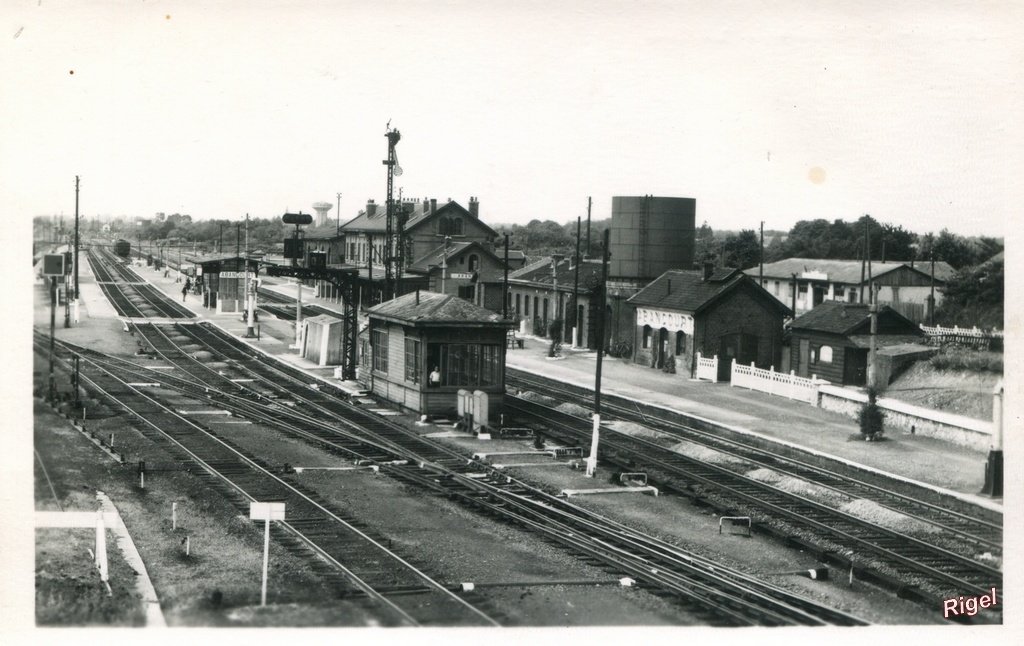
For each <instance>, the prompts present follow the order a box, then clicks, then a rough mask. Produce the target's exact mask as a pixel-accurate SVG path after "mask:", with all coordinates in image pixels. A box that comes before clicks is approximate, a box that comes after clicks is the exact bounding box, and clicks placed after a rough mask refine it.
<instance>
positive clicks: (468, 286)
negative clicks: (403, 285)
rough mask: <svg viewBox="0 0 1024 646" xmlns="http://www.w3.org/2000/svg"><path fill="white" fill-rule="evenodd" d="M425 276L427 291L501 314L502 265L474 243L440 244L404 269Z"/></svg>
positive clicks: (481, 245) (494, 256) (481, 246)
mask: <svg viewBox="0 0 1024 646" xmlns="http://www.w3.org/2000/svg"><path fill="white" fill-rule="evenodd" d="M406 271H407V272H408V273H409V274H418V275H422V276H426V277H427V285H428V286H427V289H429V290H430V291H431V292H435V293H438V294H451V295H453V296H458V297H459V298H463V299H465V300H467V301H469V302H471V303H474V304H476V305H479V306H481V307H485V308H487V309H489V310H491V311H492V312H498V313H500V312H501V311H502V301H501V293H502V281H503V278H504V272H505V267H504V262H503V261H502V259H501V258H499V257H498V256H497V255H496V254H495V253H494V252H493V251H491V250H490V248H489V247H488V246H487V245H484V244H481V243H480V242H476V241H462V242H451V241H449V242H448V243H447V244H441V245H440V246H438V247H437V248H435V249H432V250H431V251H430V252H428V253H427V254H426V255H424V256H421V257H420V258H418V259H416V261H415V262H413V263H412V264H411V265H409V267H408V269H407V270H406Z"/></svg>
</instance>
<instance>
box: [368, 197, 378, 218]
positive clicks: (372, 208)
mask: <svg viewBox="0 0 1024 646" xmlns="http://www.w3.org/2000/svg"><path fill="white" fill-rule="evenodd" d="M375 215H377V205H376V204H375V203H374V201H373V200H367V201H366V217H368V218H372V217H373V216H375Z"/></svg>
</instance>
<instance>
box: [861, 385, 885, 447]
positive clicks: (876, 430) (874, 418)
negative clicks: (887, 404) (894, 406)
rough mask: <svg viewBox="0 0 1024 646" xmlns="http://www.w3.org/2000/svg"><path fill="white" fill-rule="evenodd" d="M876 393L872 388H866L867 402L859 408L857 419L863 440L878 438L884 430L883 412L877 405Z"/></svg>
mask: <svg viewBox="0 0 1024 646" xmlns="http://www.w3.org/2000/svg"><path fill="white" fill-rule="evenodd" d="M877 398H878V395H877V394H876V392H875V390H874V389H873V388H869V389H868V402H867V403H866V404H864V406H863V407H862V408H861V409H860V414H859V415H858V416H857V421H858V422H859V423H860V434H861V435H862V436H864V439H865V440H873V439H877V438H880V437H881V436H882V434H883V433H884V432H885V428H884V426H885V413H883V412H882V409H881V408H879V407H878V404H877V403H876V400H877Z"/></svg>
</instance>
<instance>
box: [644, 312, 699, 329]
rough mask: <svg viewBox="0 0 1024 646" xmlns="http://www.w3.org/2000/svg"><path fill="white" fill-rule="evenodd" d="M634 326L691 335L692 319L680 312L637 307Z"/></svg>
mask: <svg viewBox="0 0 1024 646" xmlns="http://www.w3.org/2000/svg"><path fill="white" fill-rule="evenodd" d="M636 324H637V325H650V326H651V327H652V328H654V329H659V328H665V329H666V330H669V331H670V332H685V333H686V334H693V317H692V316H690V315H689V314H683V313H681V312H665V311H663V310H649V309H646V308H643V307H638V308H636Z"/></svg>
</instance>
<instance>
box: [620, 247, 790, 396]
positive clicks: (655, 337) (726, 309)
mask: <svg viewBox="0 0 1024 646" xmlns="http://www.w3.org/2000/svg"><path fill="white" fill-rule="evenodd" d="M628 302H629V304H630V305H632V306H633V307H634V308H636V315H635V329H634V338H633V348H634V350H633V361H634V362H635V363H638V364H641V365H646V366H651V367H653V368H663V367H665V364H666V362H668V361H669V360H670V358H671V360H673V361H674V362H675V370H676V373H678V374H683V375H686V376H688V377H689V376H692V375H693V374H694V370H695V369H696V362H697V353H698V352H699V353H701V355H702V356H704V357H712V356H716V355H717V356H718V379H719V380H720V381H728V380H729V371H730V366H731V364H732V360H733V359H736V361H737V362H739V363H745V364H750V363H751V362H753V363H754V364H755V365H756V366H758V367H760V368H768V367H770V366H779V365H781V364H780V360H781V358H782V323H783V319H784V318H785V317H787V316H789V315H790V310H789V308H788V307H786V306H785V305H783V304H782V303H780V302H779V301H778V300H777V299H776V298H774V297H773V296H772V295H771V294H769V293H768V292H766V291H765V290H764V289H763V288H761V287H760V286H759V285H758V284H757V281H756V280H753V279H751V278H750V277H748V276H745V275H744V274H743V273H741V272H740V271H739V270H737V269H719V270H717V271H716V270H714V268H712V267H710V266H707V267H705V269H704V270H703V271H683V270H671V271H666V272H665V273H663V274H662V275H661V276H659V277H658V278H656V279H655V280H654V281H653V282H651V283H650V284H649V285H647V286H646V287H644V288H643V289H641V290H640V291H639V292H638V293H637V294H636V295H634V296H633V297H632V298H630V299H629V301H628Z"/></svg>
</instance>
